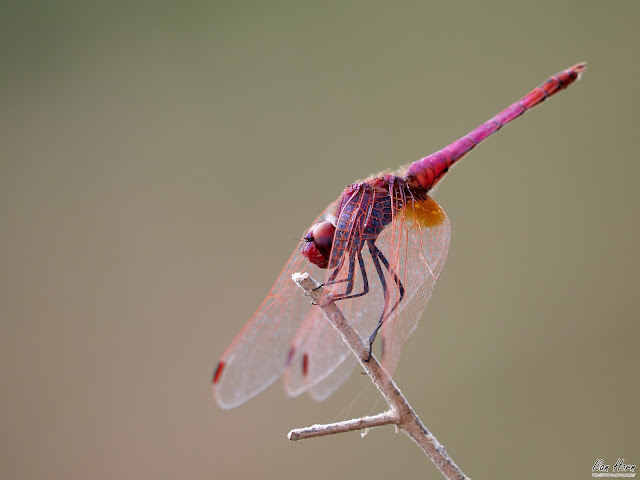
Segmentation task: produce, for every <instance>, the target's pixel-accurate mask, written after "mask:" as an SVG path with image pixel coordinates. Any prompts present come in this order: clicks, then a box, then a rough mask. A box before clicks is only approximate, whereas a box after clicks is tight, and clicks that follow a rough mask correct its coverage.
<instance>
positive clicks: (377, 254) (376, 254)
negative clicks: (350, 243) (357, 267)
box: [366, 240, 404, 361]
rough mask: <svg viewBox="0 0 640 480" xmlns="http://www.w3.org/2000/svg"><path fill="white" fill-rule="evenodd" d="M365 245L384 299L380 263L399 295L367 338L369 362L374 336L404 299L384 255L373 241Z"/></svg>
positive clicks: (402, 288)
mask: <svg viewBox="0 0 640 480" xmlns="http://www.w3.org/2000/svg"><path fill="white" fill-rule="evenodd" d="M367 245H368V247H369V252H371V259H372V260H373V264H374V265H375V267H376V271H377V272H378V277H379V278H380V283H381V285H382V291H383V292H384V296H385V298H386V296H387V283H386V281H385V279H384V272H383V271H382V266H381V265H380V262H382V264H383V265H384V266H385V268H386V269H387V271H388V272H389V274H390V275H391V278H393V281H394V282H395V283H396V285H397V286H398V294H399V298H398V300H397V301H396V303H394V305H393V307H391V309H390V310H389V311H388V312H386V308H385V309H384V310H383V311H382V313H381V314H380V320H378V324H377V325H376V328H375V329H374V330H373V333H372V334H371V335H370V336H369V357H368V358H367V360H366V361H369V359H370V358H371V352H372V350H373V342H374V340H375V339H376V336H377V335H378V332H379V331H380V328H381V327H382V324H383V323H384V321H385V320H386V319H387V318H388V317H389V315H391V312H393V311H394V310H395V309H396V308H397V307H398V305H399V304H400V302H401V301H402V299H403V298H404V285H402V282H401V281H400V279H399V278H398V276H397V275H396V273H395V271H394V269H393V267H391V266H390V265H389V261H388V260H387V257H385V256H384V253H382V252H381V251H380V249H379V248H378V247H376V245H375V243H374V242H373V240H369V241H368V242H367ZM385 303H386V302H385Z"/></svg>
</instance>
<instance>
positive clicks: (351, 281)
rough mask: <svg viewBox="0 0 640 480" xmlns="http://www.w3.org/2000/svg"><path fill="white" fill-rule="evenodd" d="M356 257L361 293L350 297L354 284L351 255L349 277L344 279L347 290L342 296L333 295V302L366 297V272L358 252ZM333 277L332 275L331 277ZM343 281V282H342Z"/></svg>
mask: <svg viewBox="0 0 640 480" xmlns="http://www.w3.org/2000/svg"><path fill="white" fill-rule="evenodd" d="M357 256H358V265H359V266H360V274H361V275H362V292H360V293H355V294H353V295H351V292H352V291H353V286H354V283H355V275H354V273H355V260H354V259H353V255H351V256H350V258H349V277H348V278H347V279H346V280H348V282H349V283H348V284H347V288H346V290H345V292H344V293H343V294H340V295H333V296H332V297H333V300H334V301H338V300H346V299H348V298H355V297H361V296H363V295H366V294H367V293H369V279H368V277H367V270H366V269H365V268H364V259H363V258H362V252H361V251H359V252H358V253H357ZM332 276H333V275H332ZM342 281H344V280H342ZM335 283H339V282H335Z"/></svg>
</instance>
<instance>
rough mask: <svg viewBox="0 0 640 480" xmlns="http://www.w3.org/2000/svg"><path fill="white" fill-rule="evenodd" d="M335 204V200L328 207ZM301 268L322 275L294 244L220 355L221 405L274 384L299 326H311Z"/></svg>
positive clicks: (216, 389)
mask: <svg viewBox="0 0 640 480" xmlns="http://www.w3.org/2000/svg"><path fill="white" fill-rule="evenodd" d="M332 208H334V204H332V205H330V206H329V207H328V208H327V209H326V210H325V212H327V211H330V210H331V209H332ZM325 212H323V213H322V214H321V215H320V216H319V217H318V219H317V220H316V221H318V220H320V219H321V218H322V217H323V216H324V214H325ZM314 223H315V222H314ZM302 270H304V271H308V272H309V273H310V274H311V275H313V276H316V277H317V278H321V275H323V273H322V271H321V270H320V269H319V268H317V267H315V266H314V265H312V264H311V263H309V262H308V261H307V259H306V258H304V257H303V256H302V255H301V254H300V251H299V248H296V249H295V251H294V252H293V254H292V255H291V257H290V258H289V261H288V262H287V264H286V265H285V267H284V268H283V269H282V272H281V273H280V275H279V277H278V279H277V280H276V282H275V284H274V285H273V287H272V288H271V291H270V292H269V294H268V295H267V297H266V298H265V300H264V301H263V302H262V304H261V305H260V307H259V308H258V310H257V311H256V312H255V313H254V314H253V316H252V317H251V319H250V320H249V321H248V322H247V324H246V325H245V326H244V328H243V329H242V330H241V331H240V333H238V335H237V336H236V338H235V339H234V341H233V342H232V343H231V345H229V347H228V348H227V350H226V351H225V352H224V354H223V355H222V357H221V358H220V361H219V362H218V365H217V367H216V370H215V372H214V376H213V381H212V391H213V396H214V398H215V399H216V402H217V403H218V405H220V407H222V408H227V409H228V408H234V407H236V406H238V405H240V404H242V403H244V402H246V401H247V400H249V399H250V398H252V397H254V396H255V395H257V394H258V393H260V392H261V391H263V390H264V389H266V388H267V387H268V386H269V385H271V384H272V383H273V382H274V381H275V380H276V379H277V378H278V377H280V375H282V373H283V372H284V370H285V367H286V364H287V358H288V355H289V351H290V348H291V344H292V339H293V337H294V334H295V333H296V331H297V330H298V329H299V327H300V326H301V325H303V326H304V327H305V328H310V327H311V324H308V323H305V322H304V319H305V317H307V315H308V314H309V311H310V307H311V304H310V300H309V298H307V297H306V296H305V295H304V293H303V292H302V291H301V290H300V289H299V288H298V287H297V286H296V285H295V283H294V282H293V281H292V280H291V274H292V273H294V272H299V271H302ZM314 310H319V309H314ZM311 311H313V310H311ZM325 323H326V322H325Z"/></svg>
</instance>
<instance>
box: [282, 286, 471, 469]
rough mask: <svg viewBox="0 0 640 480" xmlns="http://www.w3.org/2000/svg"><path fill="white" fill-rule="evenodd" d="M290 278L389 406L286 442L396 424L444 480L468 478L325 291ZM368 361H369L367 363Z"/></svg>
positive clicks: (303, 431) (292, 435)
mask: <svg viewBox="0 0 640 480" xmlns="http://www.w3.org/2000/svg"><path fill="white" fill-rule="evenodd" d="M291 279H292V280H293V281H294V282H295V283H296V284H297V285H298V286H299V287H300V288H302V289H303V290H304V291H305V293H306V295H307V296H309V297H310V298H311V300H312V301H313V303H315V304H317V305H318V307H319V308H320V309H321V310H322V313H324V316H325V317H326V318H327V320H329V322H330V323H331V325H333V326H334V328H335V329H336V330H337V331H338V333H339V334H340V336H341V337H342V339H343V340H344V342H345V343H346V344H347V345H349V348H351V351H352V352H353V354H354V355H355V356H356V358H357V359H358V361H359V362H360V365H361V366H362V368H363V369H364V371H365V372H366V374H367V375H369V377H370V378H371V380H372V381H373V383H374V384H375V386H376V387H377V388H378V390H380V393H381V394H382V396H383V397H384V399H385V400H386V402H387V404H388V405H389V410H387V411H386V412H383V413H379V414H378V415H373V416H366V417H362V418H355V419H353V420H347V421H343V422H337V423H331V424H328V425H312V426H310V427H306V428H296V429H294V430H291V431H290V432H289V435H288V437H289V440H291V441H298V440H304V439H306V438H312V437H322V436H325V435H333V434H336V433H344V432H351V431H355V430H366V429H368V428H372V427H379V426H381V425H395V426H396V428H398V429H400V430H402V431H403V432H404V433H405V434H406V435H408V436H409V437H410V438H411V439H412V440H413V441H414V442H416V443H417V444H418V446H420V448H422V450H423V451H424V453H425V454H426V455H427V456H428V457H429V458H430V459H431V461H432V462H433V463H434V464H435V466H436V467H438V469H439V470H440V472H441V473H442V475H444V477H445V478H447V479H450V480H452V479H456V480H461V479H468V478H469V477H467V476H466V475H465V474H464V473H463V472H462V470H460V468H459V467H458V466H457V465H456V464H455V462H454V461H453V460H452V459H451V457H450V456H449V455H448V454H447V452H446V450H445V448H444V446H443V445H442V444H440V442H438V440H437V439H436V437H434V436H433V434H432V433H431V432H430V431H429V430H428V429H427V427H425V426H424V424H423V423H422V421H421V420H420V418H419V417H418V415H417V414H416V413H415V411H414V410H413V408H411V405H409V402H408V401H407V399H406V398H405V397H404V395H403V394H402V392H401V391H400V389H399V388H398V386H397V385H396V384H395V382H394V381H393V379H392V378H391V376H390V375H389V374H388V373H387V371H386V370H385V369H384V368H382V366H381V365H380V363H379V362H378V360H377V359H376V358H375V356H373V354H371V356H370V357H369V355H370V350H369V347H368V346H367V345H365V343H364V342H363V341H362V338H360V335H358V332H356V330H355V329H354V328H353V327H352V326H351V324H350V323H349V322H348V321H347V319H346V318H345V317H344V315H343V314H342V312H341V311H340V309H339V308H338V306H337V305H336V304H335V302H334V301H333V300H332V299H331V296H330V295H328V294H327V293H325V292H324V289H323V287H322V286H321V285H320V284H319V283H318V282H317V281H316V280H315V279H313V278H312V277H311V276H310V275H309V274H308V273H294V274H292V275H291ZM367 358H368V360H366V359H367Z"/></svg>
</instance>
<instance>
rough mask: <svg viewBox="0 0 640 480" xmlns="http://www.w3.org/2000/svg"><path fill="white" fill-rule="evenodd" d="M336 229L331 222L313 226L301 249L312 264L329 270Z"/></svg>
mask: <svg viewBox="0 0 640 480" xmlns="http://www.w3.org/2000/svg"><path fill="white" fill-rule="evenodd" d="M335 232H336V227H334V226H333V224H332V223H331V222H327V221H325V222H320V223H316V224H315V225H313V226H312V227H311V228H310V229H309V231H308V232H307V234H306V235H305V236H304V243H303V245H302V248H301V249H300V251H301V253H302V255H304V256H305V257H306V258H307V259H308V260H309V261H310V262H311V263H313V264H314V265H317V266H319V267H320V268H327V265H328V264H329V257H330V256H331V245H333V236H334V235H335Z"/></svg>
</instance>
